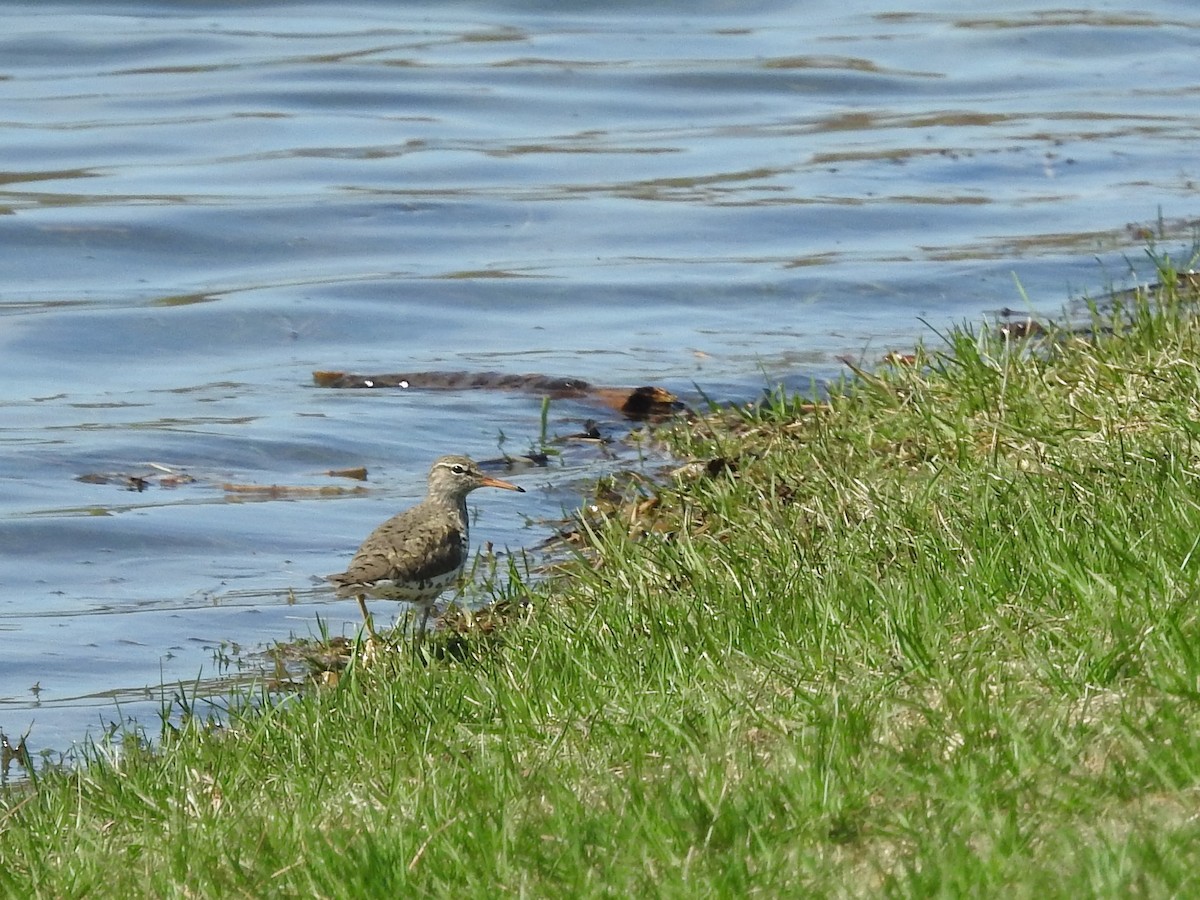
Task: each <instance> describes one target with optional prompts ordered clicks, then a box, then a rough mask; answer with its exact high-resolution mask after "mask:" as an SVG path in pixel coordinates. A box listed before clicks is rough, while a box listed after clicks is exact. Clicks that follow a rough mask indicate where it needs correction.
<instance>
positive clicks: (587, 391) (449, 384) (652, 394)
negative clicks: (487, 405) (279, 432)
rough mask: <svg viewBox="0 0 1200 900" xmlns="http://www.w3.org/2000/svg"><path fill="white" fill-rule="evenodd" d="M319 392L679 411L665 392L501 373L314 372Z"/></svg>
mask: <svg viewBox="0 0 1200 900" xmlns="http://www.w3.org/2000/svg"><path fill="white" fill-rule="evenodd" d="M313 382H314V383H315V384H316V385H317V386H318V387H327V388H346V389H374V388H399V389H401V390H410V389H411V390H427V391H461V390H499V391H524V392H526V393H530V394H542V395H545V396H549V397H550V398H551V399H554V400H583V401H587V400H595V401H597V402H598V403H600V404H601V405H603V406H606V407H608V408H609V409H613V410H616V411H617V412H619V413H620V414H621V415H623V416H625V417H626V418H628V419H638V420H641V419H650V418H660V417H666V416H669V415H672V414H673V413H676V412H679V411H680V410H681V409H683V404H682V403H681V402H680V400H679V398H678V397H676V396H675V395H674V394H672V393H671V392H670V391H668V390H666V389H665V388H660V387H655V386H653V385H644V386H642V387H637V388H621V387H600V386H598V385H593V384H589V383H588V382H586V381H584V380H583V379H582V378H555V377H552V376H549V375H537V374H528V375H513V374H508V373H505V372H410V373H391V374H384V375H359V374H356V373H353V372H326V371H316V372H313Z"/></svg>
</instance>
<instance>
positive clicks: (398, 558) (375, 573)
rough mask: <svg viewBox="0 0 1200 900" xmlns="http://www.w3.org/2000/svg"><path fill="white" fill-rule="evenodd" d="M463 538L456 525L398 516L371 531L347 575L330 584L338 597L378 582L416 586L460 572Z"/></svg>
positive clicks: (335, 578)
mask: <svg viewBox="0 0 1200 900" xmlns="http://www.w3.org/2000/svg"><path fill="white" fill-rule="evenodd" d="M464 543H465V541H464V535H463V533H462V530H461V529H460V528H459V527H458V525H457V523H450V522H446V521H433V520H429V519H414V518H413V517H411V516H407V515H405V514H404V513H401V514H400V515H398V516H393V517H392V518H391V519H388V520H387V521H386V522H384V523H383V524H382V525H380V526H379V527H378V528H376V529H375V530H374V531H372V532H371V533H370V534H369V535H368V536H367V539H366V540H365V541H363V543H362V546H361V547H359V548H358V552H357V553H355V554H354V558H353V559H351V560H350V565H349V566H347V567H346V571H345V572H342V573H339V574H337V575H331V576H330V577H329V580H330V581H332V582H333V583H334V584H335V585H337V587H338V592H339V593H346V594H350V593H354V588H355V586H356V585H362V584H371V583H373V582H377V581H383V580H388V581H412V582H419V581H424V580H427V579H431V578H436V577H438V576H439V575H445V574H446V573H447V572H453V571H456V570H457V569H459V568H461V566H462V564H463V562H464V559H465V550H464Z"/></svg>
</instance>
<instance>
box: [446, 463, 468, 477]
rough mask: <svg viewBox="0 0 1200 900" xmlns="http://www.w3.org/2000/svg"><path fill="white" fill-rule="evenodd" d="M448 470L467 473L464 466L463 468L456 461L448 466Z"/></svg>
mask: <svg viewBox="0 0 1200 900" xmlns="http://www.w3.org/2000/svg"><path fill="white" fill-rule="evenodd" d="M450 471H451V472H453V473H454V474H455V475H465V474H467V470H466V468H464V467H463V466H460V465H459V464H458V463H455V464H454V465H452V466H451V467H450Z"/></svg>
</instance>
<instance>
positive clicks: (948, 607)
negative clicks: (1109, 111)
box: [0, 271, 1200, 898]
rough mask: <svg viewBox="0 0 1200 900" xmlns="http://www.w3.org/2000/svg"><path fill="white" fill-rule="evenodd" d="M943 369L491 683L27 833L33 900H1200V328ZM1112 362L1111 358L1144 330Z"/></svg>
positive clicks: (813, 414) (684, 504) (650, 563)
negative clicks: (606, 898)
mask: <svg viewBox="0 0 1200 900" xmlns="http://www.w3.org/2000/svg"><path fill="white" fill-rule="evenodd" d="M1164 281H1165V282H1166V286H1165V287H1164V288H1163V289H1162V290H1161V291H1160V292H1157V293H1156V295H1155V296H1153V297H1140V298H1137V299H1130V300H1129V301H1128V302H1127V303H1126V305H1125V306H1124V308H1122V309H1119V310H1118V311H1117V312H1116V314H1115V315H1113V316H1112V317H1111V318H1108V317H1106V318H1105V320H1104V321H1103V322H1100V323H1098V324H1100V325H1101V326H1102V327H1101V328H1099V329H1098V333H1097V335H1096V337H1095V339H1094V340H1085V339H1082V338H1070V337H1063V338H1061V339H1055V338H1053V337H1052V336H1051V337H1045V338H1041V339H1039V340H1038V341H1037V342H1036V343H1014V344H1012V345H1009V344H1006V343H1004V342H1003V341H1002V340H1000V339H999V338H995V337H992V336H989V335H972V334H970V333H967V332H960V333H957V334H955V335H953V336H951V337H950V338H949V346H948V347H947V348H945V352H944V353H943V352H938V353H922V354H919V356H918V359H917V361H916V362H917V364H916V365H907V364H901V365H896V366H892V367H885V368H884V369H882V370H881V371H879V372H877V373H874V374H871V375H869V376H868V377H864V378H861V379H855V380H853V381H849V382H847V383H846V384H845V385H843V386H841V387H840V388H839V389H836V390H835V391H834V394H833V396H832V397H831V399H830V402H829V403H828V404H824V403H821V404H815V403H812V402H810V401H808V400H803V399H800V398H794V397H787V396H779V397H776V398H774V399H773V400H772V402H770V403H767V404H765V405H763V406H762V407H760V408H758V409H756V410H754V411H743V412H736V413H735V412H727V413H723V414H720V415H716V416H714V417H712V418H710V419H707V420H705V421H702V422H698V423H695V424H693V425H689V426H687V427H680V428H679V429H677V430H676V431H674V432H673V433H672V434H671V435H669V438H668V439H669V440H671V441H672V442H674V444H675V445H676V446H677V447H678V448H679V450H680V451H681V452H682V453H684V454H686V455H690V456H692V457H694V458H696V459H698V460H701V461H704V462H708V463H710V464H709V465H703V466H696V467H694V474H693V475H691V476H690V477H686V478H681V479H680V480H679V481H677V482H675V483H673V484H672V485H670V486H668V487H666V488H664V489H663V490H661V491H658V492H657V493H656V494H654V495H653V496H652V497H647V498H646V499H644V500H643V501H642V502H635V503H630V504H627V505H623V506H619V507H618V508H617V509H616V511H614V512H613V513H612V514H610V515H607V516H593V517H591V518H590V519H589V520H588V523H587V528H586V529H585V534H586V537H587V543H588V545H589V548H590V553H591V561H590V562H589V563H588V564H586V565H577V566H575V567H574V568H573V570H572V572H571V573H570V575H569V577H566V578H562V579H557V580H554V581H551V582H549V583H547V584H542V585H537V586H534V587H532V588H527V587H524V586H522V585H520V584H516V585H514V586H512V587H511V588H510V591H511V593H512V597H511V598H510V599H513V600H528V601H529V603H530V613H529V614H528V615H527V616H524V617H523V618H521V619H520V620H519V621H516V622H513V623H512V624H510V625H509V626H508V627H506V628H505V629H503V630H502V631H501V633H500V634H499V636H493V637H492V638H489V639H488V640H483V639H479V640H478V641H473V642H472V641H468V643H467V648H466V653H465V655H464V657H463V658H462V659H460V660H457V661H453V662H448V661H441V662H437V663H434V664H432V665H429V666H424V667H423V666H418V665H416V664H415V663H413V662H412V661H411V660H410V659H409V658H407V657H404V656H397V658H396V659H394V660H391V661H388V662H384V663H381V664H376V665H373V666H370V667H363V666H356V667H352V668H351V669H350V670H349V671H348V672H347V673H346V674H345V676H344V677H343V678H342V679H341V680H340V681H339V682H338V684H337V685H336V686H335V687H332V688H327V689H323V690H317V691H313V692H310V693H307V694H304V695H302V696H299V697H296V698H293V699H291V700H289V701H288V702H285V703H282V704H277V705H274V706H272V707H270V708H268V709H266V710H264V711H261V712H255V713H248V714H245V715H241V716H237V717H235V718H234V720H233V721H232V723H231V724H230V725H229V726H228V727H226V728H222V729H219V730H209V729H205V728H203V727H201V726H200V725H198V724H193V725H192V726H189V727H188V728H186V729H184V731H183V732H182V733H181V734H180V735H178V736H177V737H174V738H172V739H171V740H170V741H168V742H167V744H166V746H165V748H164V749H163V751H161V752H157V753H136V752H135V753H130V754H127V755H126V756H125V757H124V758H122V759H121V760H120V761H119V762H116V763H108V762H105V761H103V760H97V762H96V763H95V764H93V765H91V766H88V767H87V768H86V769H84V770H83V771H80V772H77V773H63V774H54V773H47V774H45V775H43V776H42V778H41V780H40V782H39V785H38V788H37V790H36V791H32V792H30V791H25V792H15V793H11V794H8V795H3V796H0V829H2V832H3V833H2V836H0V891H2V892H3V893H4V894H11V895H21V896H44V897H72V896H82V895H84V894H92V893H96V894H100V895H116V894H133V895H155V896H254V897H258V896H310V895H317V896H332V897H340V896H380V897H397V896H421V895H449V894H454V895H465V896H481V897H482V896H496V895H497V894H528V895H531V896H545V895H551V894H556V895H561V896H590V895H599V894H612V895H617V896H660V895H665V896H681V897H682V896H688V897H692V896H731V897H733V896H745V895H750V894H756V893H757V894H761V895H765V896H780V895H792V896H807V895H815V896H821V895H829V896H842V895H878V894H881V893H882V894H891V895H896V896H922V897H923V896H929V895H937V894H941V895H945V896H964V895H975V896H978V895H991V896H1003V897H1006V898H1007V897H1021V896H1030V895H1034V894H1038V895H1043V896H1063V897H1068V896H1069V897H1079V896H1097V895H1098V896H1106V895H1107V896H1117V895H1129V894H1133V895H1145V896H1167V895H1178V894H1196V893H1200V875H1198V874H1197V873H1200V739H1198V735H1200V598H1198V594H1200V587H1198V581H1200V503H1198V502H1197V501H1198V500H1200V484H1198V483H1197V477H1198V466H1200V442H1198V440H1197V438H1198V437H1200V325H1198V323H1197V321H1196V319H1195V318H1194V315H1193V314H1194V308H1193V305H1192V304H1193V301H1194V300H1195V296H1194V289H1193V288H1192V287H1191V286H1190V285H1189V286H1186V288H1185V286H1184V285H1183V284H1182V283H1180V282H1176V281H1175V279H1174V277H1173V274H1172V273H1170V272H1169V271H1168V272H1166V273H1165V275H1164ZM1108 326H1112V330H1111V331H1109V330H1108V328H1107V327H1108Z"/></svg>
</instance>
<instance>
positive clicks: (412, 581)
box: [329, 456, 525, 637]
mask: <svg viewBox="0 0 1200 900" xmlns="http://www.w3.org/2000/svg"><path fill="white" fill-rule="evenodd" d="M481 487H494V488H503V489H504V490H506V491H521V492H522V493H524V491H525V488H523V487H518V486H517V485H515V484H512V483H510V482H507V481H501V480H500V479H499V478H492V477H491V476H488V475H484V474H483V472H481V471H480V470H479V466H478V465H476V464H475V462H474V461H472V460H471V459H468V458H467V457H465V456H443V457H441V458H440V459H438V460H436V461H435V462H434V464H433V466H432V467H431V468H430V469H429V490H428V492H427V493H426V494H425V499H424V500H422V501H421V502H420V503H418V504H417V505H416V506H414V507H412V508H411V509H406V510H404V511H403V512H401V513H398V514H396V515H394V516H392V517H391V518H390V519H388V520H387V521H386V522H384V523H383V524H382V525H380V526H379V527H378V528H376V529H375V530H374V531H372V532H371V533H370V534H369V535H367V539H366V540H365V541H363V542H362V546H361V547H359V548H358V552H357V553H355V554H354V558H353V559H351V560H350V565H349V566H348V567H347V568H346V571H345V572H341V573H339V574H337V575H330V576H329V580H330V581H331V582H333V584H334V585H335V587H336V589H337V595H338V596H339V597H356V598H357V599H358V607H359V609H361V610H362V614H363V621H364V622H365V623H366V626H367V631H369V632H370V633H371V635H372V637H377V635H376V634H375V626H374V624H373V623H372V621H371V614H370V613H369V612H367V601H366V598H367V597H372V598H378V599H382V600H405V601H408V602H409V603H416V604H419V605H420V606H423V607H424V608H425V617H424V618H423V619H422V620H421V629H420V631H418V632H417V635H420V634H422V633H423V632H424V631H425V626H426V625H427V624H428V623H429V613H430V610H431V609H432V607H433V602H434V601H435V600H436V599H437V598H438V595H439V594H441V593H442V591H444V590H445V589H446V588H448V587H449V586H450V585H452V584H453V583H454V582H456V581H457V580H458V578H459V576H460V575H461V574H462V570H463V567H464V566H465V565H466V564H467V557H468V556H469V555H470V538H469V535H468V531H467V494H469V493H471V491H473V490H475V489H476V488H481Z"/></svg>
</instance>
